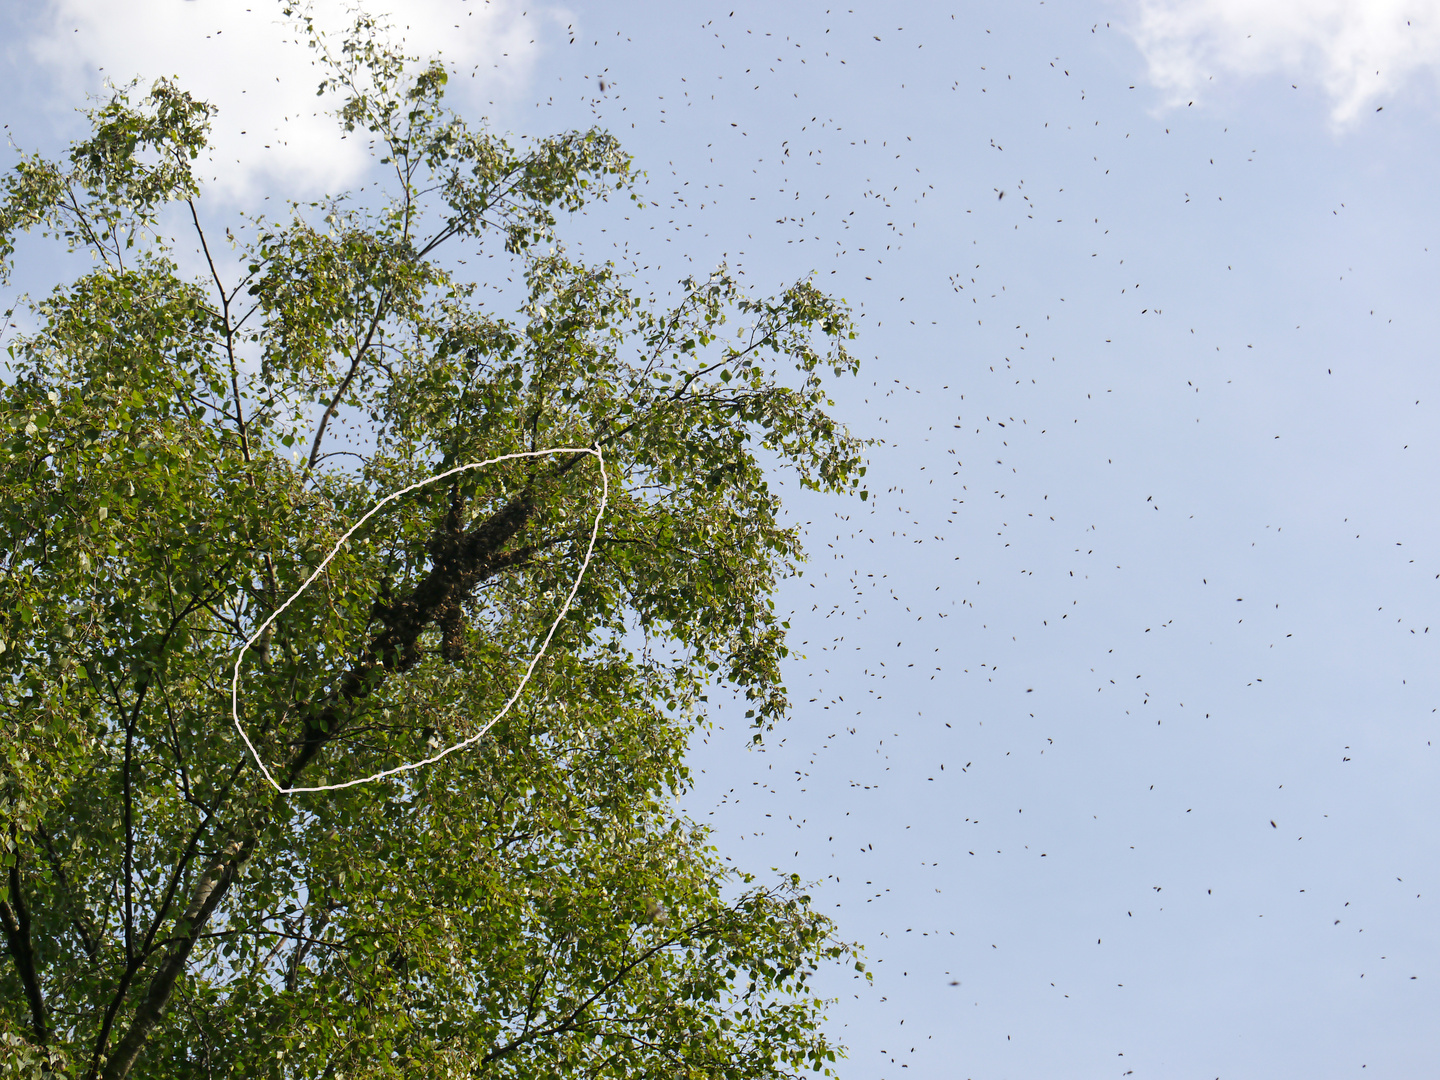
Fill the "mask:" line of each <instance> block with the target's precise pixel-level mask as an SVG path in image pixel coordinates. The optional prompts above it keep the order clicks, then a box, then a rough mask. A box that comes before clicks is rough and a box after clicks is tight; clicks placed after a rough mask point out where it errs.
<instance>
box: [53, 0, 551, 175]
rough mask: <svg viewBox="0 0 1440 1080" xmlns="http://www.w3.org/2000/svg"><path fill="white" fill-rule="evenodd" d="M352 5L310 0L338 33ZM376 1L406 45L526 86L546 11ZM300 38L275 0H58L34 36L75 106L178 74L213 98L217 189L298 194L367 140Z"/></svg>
mask: <svg viewBox="0 0 1440 1080" xmlns="http://www.w3.org/2000/svg"><path fill="white" fill-rule="evenodd" d="M351 6H352V5H350V4H347V3H342V2H339V0H318V2H316V3H314V4H313V5H312V10H313V13H314V15H315V16H316V23H317V25H319V26H321V27H324V28H326V29H327V30H330V31H332V32H336V31H339V30H340V29H341V28H343V26H344V25H346V24H347V23H348V22H349V21H350V17H349V16H348V15H347V10H348V9H349V8H350V7H351ZM530 6H532V7H536V6H538V5H533V4H532V5H530ZM366 7H367V9H368V10H370V11H371V12H373V13H375V14H380V13H382V12H384V11H386V10H387V9H389V10H391V11H392V12H394V14H393V15H392V17H391V20H390V21H391V24H392V26H393V27H394V29H395V30H396V32H397V34H399V35H401V36H403V38H404V40H405V44H406V48H407V51H409V52H411V53H415V54H418V55H420V56H423V57H429V56H433V55H436V54H439V55H441V56H443V58H444V59H445V60H446V61H447V62H448V63H449V64H450V66H451V70H452V71H466V70H471V69H473V70H475V71H476V86H477V90H479V91H485V92H490V93H494V92H496V91H502V92H504V91H513V90H514V89H515V88H516V87H518V86H520V85H523V84H524V82H525V81H526V79H527V77H528V75H529V72H530V68H531V66H532V64H533V62H534V59H535V56H536V48H537V46H536V44H535V40H534V39H535V38H536V37H537V34H536V31H537V30H538V29H539V28H540V24H541V21H542V19H543V16H541V17H540V18H537V12H535V11H530V12H529V14H528V16H527V15H525V14H524V13H522V12H521V11H519V10H518V8H517V5H516V4H515V3H513V2H512V0H403V3H402V2H401V0H375V2H373V3H369V4H367V5H366ZM297 37H298V35H297V33H296V29H295V27H294V26H293V25H290V24H288V23H287V22H286V21H285V20H283V19H282V18H281V4H280V3H279V2H278V0H49V2H48V3H47V4H46V12H45V15H44V17H43V18H41V19H40V20H39V21H38V31H37V32H36V34H35V36H34V37H32V39H31V40H30V41H29V42H28V46H29V52H30V55H31V56H32V58H33V59H34V61H35V62H37V63H38V64H40V65H41V66H43V67H44V68H47V69H49V72H50V74H51V75H52V76H53V77H54V80H55V86H56V94H57V96H63V97H64V98H65V104H66V105H73V104H74V103H75V102H76V101H77V100H78V99H79V97H80V95H81V93H82V92H85V91H88V92H92V93H94V92H98V91H99V90H100V89H101V87H102V85H103V81H104V80H105V79H107V78H108V79H111V80H113V81H114V82H115V83H125V82H128V81H129V80H130V79H131V78H132V77H135V76H140V77H141V79H142V85H145V86H148V84H149V83H150V82H151V81H152V80H153V79H154V78H157V77H159V76H174V77H176V78H178V80H179V82H180V83H181V85H182V86H183V87H184V88H185V89H187V90H189V91H190V92H191V93H193V94H195V95H196V96H197V97H200V98H203V99H205V100H207V101H210V102H211V103H213V104H214V105H216V106H217V107H218V109H219V113H218V115H217V116H216V117H215V121H214V131H213V139H212V142H213V149H214V155H213V156H214V161H215V165H216V174H215V181H214V184H213V185H212V186H211V190H212V191H213V192H215V193H216V194H219V195H220V196H222V197H227V198H229V199H237V200H239V199H244V198H246V197H247V196H249V195H251V194H252V193H253V192H254V191H255V190H256V188H257V187H261V186H266V185H267V184H268V183H269V182H277V181H278V182H280V183H282V184H283V185H284V187H285V190H286V191H287V193H288V194H291V195H295V196H301V195H305V194H312V193H315V194H318V193H319V192H322V191H325V190H333V189H336V188H340V187H344V186H347V185H348V184H350V183H352V182H354V181H355V180H356V179H358V177H359V176H360V175H361V174H362V172H363V171H364V170H365V169H366V168H367V167H368V164H369V160H368V157H367V156H366V155H365V153H364V150H363V147H361V146H360V145H358V143H357V142H356V141H353V140H352V141H346V140H344V139H342V138H341V132H340V131H339V127H338V125H337V123H336V121H335V120H334V119H333V118H332V117H330V116H328V115H326V114H324V113H323V112H322V111H321V109H322V108H323V107H324V100H323V99H321V98H317V97H316V93H315V91H316V87H317V85H318V83H319V81H320V78H321V73H320V70H319V68H318V67H316V66H315V63H314V54H313V52H312V50H310V49H309V48H308V47H306V46H305V45H304V44H303V43H301V42H299V41H297V40H296V39H297ZM466 83H467V84H469V83H470V80H466ZM453 85H454V84H453V83H452V86H453ZM467 89H468V86H467Z"/></svg>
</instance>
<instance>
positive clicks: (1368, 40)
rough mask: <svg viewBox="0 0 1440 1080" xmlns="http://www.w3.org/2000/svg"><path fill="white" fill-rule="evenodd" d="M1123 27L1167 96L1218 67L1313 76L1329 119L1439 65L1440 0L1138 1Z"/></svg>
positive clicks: (1179, 95) (1196, 86) (1195, 84)
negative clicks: (1326, 100) (1328, 107)
mask: <svg viewBox="0 0 1440 1080" xmlns="http://www.w3.org/2000/svg"><path fill="white" fill-rule="evenodd" d="M1133 11H1134V17H1133V18H1132V19H1131V20H1130V22H1129V26H1128V27H1127V29H1128V31H1129V33H1130V35H1131V36H1132V37H1133V38H1134V39H1135V42H1136V44H1138V45H1139V47H1140V50H1141V52H1142V53H1143V55H1144V56H1145V59H1146V61H1147V63H1148V65H1149V69H1150V70H1149V74H1150V79H1151V81H1152V82H1153V83H1154V84H1155V85H1156V86H1158V87H1160V88H1161V89H1162V90H1163V91H1165V92H1166V94H1167V96H1168V97H1169V99H1170V101H1171V102H1172V103H1176V102H1183V101H1184V100H1187V99H1191V98H1194V97H1195V96H1196V95H1197V94H1198V93H1201V92H1202V91H1204V90H1205V89H1207V88H1208V87H1211V86H1214V85H1216V84H1217V83H1220V82H1221V81H1222V79H1224V77H1226V76H1232V77H1233V76H1240V77H1245V76H1256V75H1266V74H1283V75H1285V76H1286V77H1287V78H1289V79H1291V80H1292V81H1293V82H1300V81H1301V80H1304V81H1305V82H1307V83H1310V84H1312V85H1313V84H1315V83H1317V82H1318V83H1319V84H1320V85H1321V86H1322V87H1323V88H1324V90H1325V93H1326V94H1327V95H1328V97H1329V98H1330V102H1331V120H1332V121H1333V122H1334V123H1335V124H1336V125H1337V126H1344V125H1346V124H1347V123H1349V122H1351V121H1353V120H1354V119H1355V118H1356V117H1357V116H1358V115H1359V114H1360V113H1361V112H1362V111H1363V110H1365V109H1366V107H1367V106H1371V105H1374V104H1376V103H1377V102H1378V101H1381V100H1383V99H1385V98H1388V97H1390V96H1392V95H1394V94H1395V93H1396V92H1397V91H1399V90H1400V89H1401V88H1402V87H1403V86H1404V85H1405V84H1407V83H1410V82H1412V81H1413V80H1414V79H1415V78H1416V77H1417V76H1419V75H1433V74H1434V73H1435V72H1436V70H1437V69H1440V0H1138V3H1136V5H1135V7H1134V8H1133Z"/></svg>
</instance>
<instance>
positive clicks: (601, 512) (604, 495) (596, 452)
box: [230, 446, 610, 795]
mask: <svg viewBox="0 0 1440 1080" xmlns="http://www.w3.org/2000/svg"><path fill="white" fill-rule="evenodd" d="M552 454H591V455H593V456H594V457H595V459H596V460H597V462H598V463H599V465H600V485H601V486H600V508H599V509H598V510H597V511H596V513H595V523H594V525H592V526H591V528H590V544H589V546H588V547H587V548H586V549H585V558H584V560H583V561H582V562H581V563H580V571H579V573H577V574H576V575H575V582H574V584H572V585H571V586H570V595H569V596H567V597H565V603H564V604H562V605H561V606H560V613H559V614H558V615H556V616H555V621H554V622H553V623H551V624H550V630H549V632H548V633H547V634H546V635H545V640H544V641H543V642H542V643H541V645H540V651H539V652H537V653H536V654H535V655H534V656H533V657H531V658H530V663H529V666H527V667H526V669H525V676H524V678H522V679H521V680H520V683H519V685H518V686H516V687H515V692H514V693H513V694H511V695H510V699H509V700H508V701H506V702H505V704H504V705H503V706H501V708H500V711H499V712H497V713H496V714H495V715H494V716H493V717H491V718H490V720H489V721H488V722H486V724H485V726H484V727H482V728H481V729H480V730H479V731H477V732H475V734H473V735H471V736H469V737H468V738H465V739H462V740H461V741H460V742H457V743H455V744H454V745H453V746H447V747H446V748H445V749H444V750H441V751H440V752H439V753H438V754H435V755H434V756H433V757H428V758H424V759H422V760H420V761H412V762H408V763H407V764H404V765H397V766H396V767H395V768H393V769H384V770H382V771H381V772H377V773H374V774H373V775H371V776H366V777H362V778H360V779H358V780H346V781H345V782H344V783H343V784H318V785H316V786H314V787H281V786H280V785H279V784H278V783H276V781H275V777H273V776H272V775H271V774H270V770H269V769H267V768H266V767H265V763H264V762H263V761H261V760H260V754H259V752H257V751H256V749H255V744H254V743H252V742H251V741H250V736H249V735H247V734H245V726H244V725H243V724H241V723H240V662H241V661H242V660H243V659H244V658H245V653H246V652H247V651H248V650H249V648H250V646H251V645H253V644H255V642H256V641H257V640H258V639H259V637H260V635H261V634H263V633H264V632H265V631H266V630H267V629H268V628H269V626H270V624H271V623H273V622H274V621H275V620H276V619H277V618H279V617H280V614H281V612H283V611H284V610H285V609H286V608H288V607H289V606H290V605H291V604H293V603H294V602H295V601H296V600H298V599H299V598H300V595H301V594H302V593H303V592H304V591H305V590H306V589H308V588H309V587H310V585H311V583H312V582H313V581H314V580H315V579H316V578H317V577H319V576H320V574H321V572H322V571H323V570H324V569H325V567H327V566H329V565H330V560H331V559H333V558H335V556H336V555H338V554H339V553H340V549H341V548H342V547H344V546H345V542H346V541H347V540H349V539H350V537H351V536H352V535H353V534H354V532H355V530H356V529H358V528H360V526H361V525H364V524H365V522H367V521H369V520H370V519H371V518H372V517H374V516H375V514H377V513H378V512H379V511H380V508H381V507H383V506H384V505H385V504H386V503H390V502H394V501H395V500H396V499H398V498H400V497H401V496H402V495H408V494H410V492H412V491H415V490H417V489H418V488H422V487H424V486H425V485H426V484H433V483H435V481H437V480H444V479H445V478H446V477H449V476H454V475H456V474H457V473H462V472H468V471H469V470H471V469H483V468H484V467H485V466H487V465H498V464H499V463H500V462H502V461H514V460H515V459H517V458H533V457H549V456H551V455H552ZM609 501H610V478H609V477H608V476H607V475H606V474H605V455H604V454H602V453H601V452H600V449H599V447H594V446H556V447H554V448H552V449H550V450H527V451H525V452H523V453H517V454H502V455H501V456H500V457H495V458H487V459H486V460H484V461H471V462H468V463H466V464H464V465H457V466H455V468H453V469H450V470H448V471H446V472H443V473H439V474H438V475H436V476H431V477H427V478H426V479H424V480H420V481H417V482H416V483H413V484H411V485H410V486H409V487H406V488H401V489H400V490H399V491H394V492H391V493H390V494H389V495H386V496H385V497H384V498H383V499H381V500H380V501H379V502H377V503H376V504H375V505H374V506H372V507H371V508H370V509H369V510H367V511H366V512H365V516H364V517H362V518H361V519H360V520H359V521H357V522H355V524H354V525H351V526H350V528H349V529H348V530H347V531H346V533H345V535H344V536H342V537H340V539H339V540H337V541H335V546H334V547H332V548H331V549H330V554H329V555H326V556H325V558H324V560H323V561H322V562H321V563H320V565H319V566H317V567H316V568H315V570H314V572H313V573H312V574H311V575H310V576H309V577H308V578H306V579H305V582H304V584H302V585H301V586H300V587H299V588H298V589H296V590H295V591H294V592H293V593H291V594H290V597H289V599H287V600H286V601H285V602H284V603H283V604H281V605H280V606H279V607H278V608H276V609H275V610H274V611H273V612H271V613H270V617H269V618H268V619H266V620H265V621H264V622H263V623H261V624H260V628H259V629H258V630H256V631H255V633H253V634H251V635H250V639H249V640H248V641H246V642H245V644H244V645H242V646H240V648H239V650H238V651H237V652H236V654H235V668H234V671H233V673H232V675H231V678H230V719H231V720H232V721H234V723H235V730H236V731H238V732H239V733H240V738H241V739H243V740H244V741H245V746H246V748H247V749H248V750H249V751H250V756H251V757H252V758H254V759H255V764H256V765H257V766H258V767H259V769H260V774H261V775H262V776H264V777H265V780H266V781H267V782H268V783H269V784H270V786H271V787H273V788H274V789H275V790H276V791H277V792H279V793H280V794H281V795H294V794H296V793H299V792H307V791H339V790H340V789H342V788H350V787H358V786H359V785H361V784H369V783H373V782H374V781H376V780H383V779H385V778H386V777H387V776H395V775H396V774H398V773H402V772H410V771H411V770H414V769H418V768H420V767H421V766H423V765H433V764H434V763H435V762H437V761H439V760H440V759H441V758H443V757H446V756H448V755H450V754H452V753H454V752H455V751H456V750H463V749H464V748H465V747H467V746H470V745H472V744H474V743H476V742H478V741H479V740H480V739H481V738H482V737H483V736H484V735H485V733H486V732H487V731H489V730H490V729H491V728H492V727H494V726H495V725H496V724H497V723H499V722H500V720H501V719H503V718H504V716H505V714H506V713H508V712H509V711H510V707H511V706H512V705H514V704H515V702H516V701H518V700H519V698H520V694H521V693H522V692H523V691H524V689H525V686H526V684H527V683H528V682H529V681H530V676H531V675H533V674H534V673H535V665H536V664H538V663H540V658H541V657H543V656H544V655H545V651H546V650H547V649H548V648H550V641H551V639H552V638H554V636H555V631H556V630H558V629H559V628H560V621H561V620H562V619H564V618H565V616H566V615H567V614H569V612H570V605H571V604H572V603H573V602H574V600H575V594H576V593H577V592H579V591H580V582H581V581H582V580H584V578H585V571H586V570H588V569H589V568H590V557H591V556H592V555H593V554H594V553H595V541H596V539H597V538H598V537H599V535H600V521H601V519H602V518H603V517H604V516H605V508H606V506H607V505H608V503H609Z"/></svg>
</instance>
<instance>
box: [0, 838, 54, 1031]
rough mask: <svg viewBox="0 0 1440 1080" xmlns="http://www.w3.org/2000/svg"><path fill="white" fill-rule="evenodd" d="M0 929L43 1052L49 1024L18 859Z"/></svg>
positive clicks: (0, 905) (0, 908)
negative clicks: (3, 932)
mask: <svg viewBox="0 0 1440 1080" xmlns="http://www.w3.org/2000/svg"><path fill="white" fill-rule="evenodd" d="M17 855H18V852H17ZM0 927H3V928H4V930H5V944H6V945H7V946H8V947H9V949H10V958H11V959H12V960H14V961H15V971H16V973H17V974H18V975H19V976H20V985H21V986H23V987H24V988H25V1001H26V1002H27V1003H28V1004H29V1006H30V1026H31V1027H32V1028H33V1029H34V1031H35V1042H36V1044H37V1045H39V1046H41V1047H42V1048H43V1047H45V1046H47V1045H48V1044H49V1042H50V1024H49V1021H48V1020H47V1019H46V1017H45V995H44V994H43V993H41V991H40V974H39V972H38V971H37V970H36V968H35V947H34V945H33V944H32V942H31V940H30V909H29V908H28V907H27V906H26V905H25V894H24V893H23V892H21V890H20V863H19V859H18V858H17V859H16V861H15V862H14V863H12V864H11V866H10V899H9V901H5V900H0Z"/></svg>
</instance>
